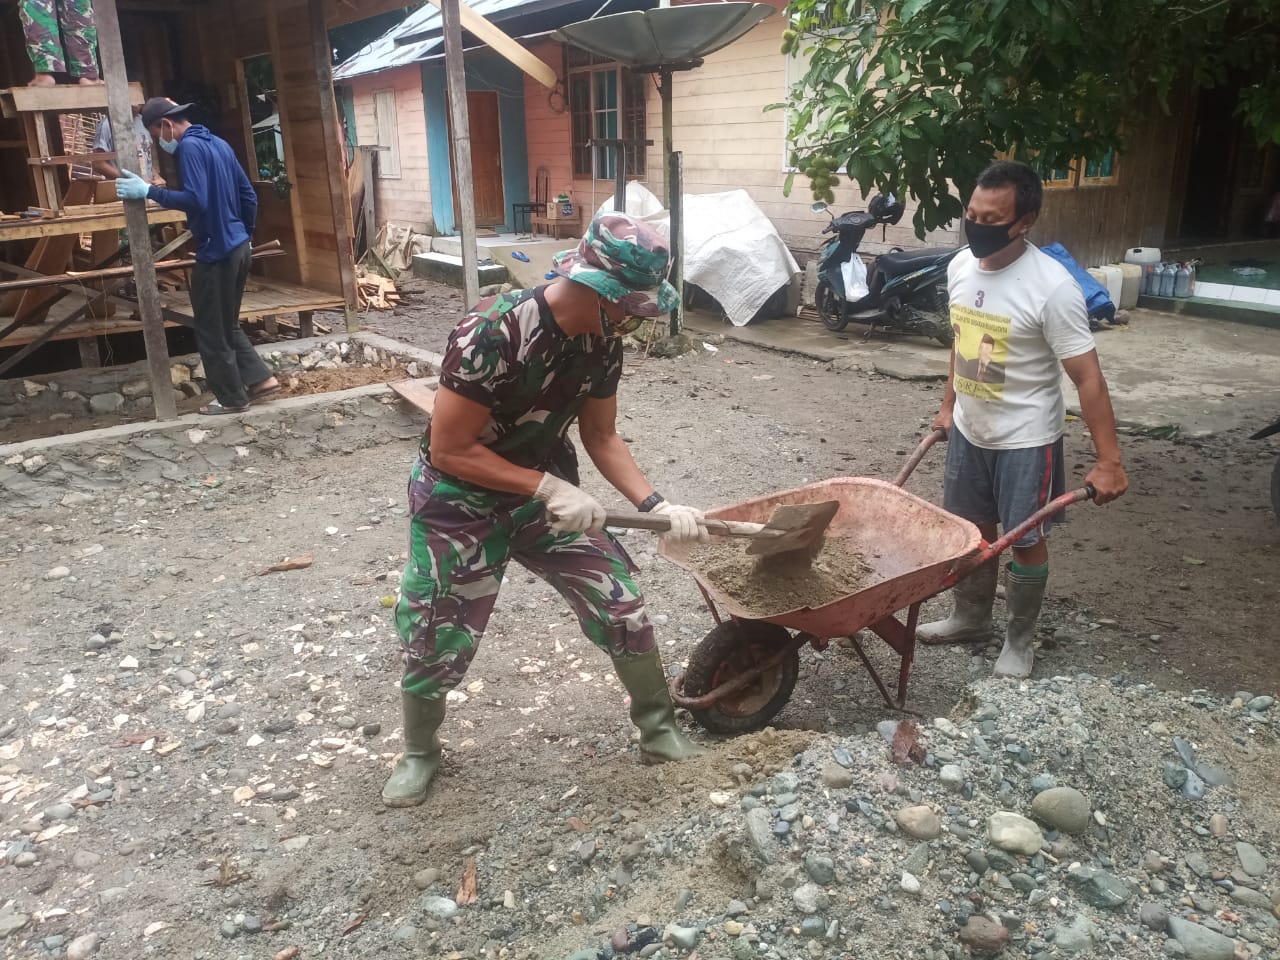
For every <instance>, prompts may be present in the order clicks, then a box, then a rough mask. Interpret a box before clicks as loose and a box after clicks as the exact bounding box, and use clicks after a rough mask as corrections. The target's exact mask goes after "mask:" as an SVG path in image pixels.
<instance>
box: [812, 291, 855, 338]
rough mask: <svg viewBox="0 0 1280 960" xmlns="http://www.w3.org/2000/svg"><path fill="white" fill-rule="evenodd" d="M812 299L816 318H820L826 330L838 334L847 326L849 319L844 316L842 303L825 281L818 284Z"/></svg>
mask: <svg viewBox="0 0 1280 960" xmlns="http://www.w3.org/2000/svg"><path fill="white" fill-rule="evenodd" d="M813 299H814V301H815V302H816V304H817V307H818V316H820V317H821V318H822V325H823V326H824V327H826V328H827V329H828V330H830V331H832V332H833V333H839V332H840V331H841V330H843V329H844V328H845V327H847V326H848V325H849V319H848V318H847V317H846V316H845V315H844V303H843V302H841V300H840V298H839V297H837V296H836V292H835V291H834V290H832V289H831V284H829V283H827V281H825V280H823V281H822V282H820V283H819V284H818V291H817V293H816V294H815V295H814V298H813Z"/></svg>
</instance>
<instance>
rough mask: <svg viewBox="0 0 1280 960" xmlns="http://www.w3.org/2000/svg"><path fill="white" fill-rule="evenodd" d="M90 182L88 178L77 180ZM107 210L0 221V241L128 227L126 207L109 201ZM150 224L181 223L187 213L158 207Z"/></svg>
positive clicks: (149, 213)
mask: <svg viewBox="0 0 1280 960" xmlns="http://www.w3.org/2000/svg"><path fill="white" fill-rule="evenodd" d="M76 182H77V183H80V182H88V181H76ZM106 206H107V211H106V212H103V213H102V214H100V215H96V216H64V217H30V218H24V219H22V220H5V221H3V222H0V241H4V240H38V239H40V238H41V237H61V236H67V235H79V234H81V233H97V232H98V231H100V230H121V229H123V228H124V227H125V225H126V221H125V215H124V210H123V209H121V208H120V205H119V204H109V205H106ZM147 216H148V217H149V222H150V223H153V224H154V223H181V222H182V221H184V220H185V219H186V218H187V215H186V214H185V213H183V212H182V211H181V210H162V209H160V208H158V207H155V208H152V209H151V210H149V211H147Z"/></svg>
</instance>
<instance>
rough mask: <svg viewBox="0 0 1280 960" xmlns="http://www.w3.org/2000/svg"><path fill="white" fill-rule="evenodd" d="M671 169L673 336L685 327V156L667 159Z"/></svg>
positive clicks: (680, 155) (677, 155)
mask: <svg viewBox="0 0 1280 960" xmlns="http://www.w3.org/2000/svg"><path fill="white" fill-rule="evenodd" d="M667 162H668V166H669V167H670V169H671V185H672V188H673V189H672V191H671V202H670V206H669V207H668V208H667V209H668V210H669V211H670V214H671V285H672V286H673V287H675V288H676V294H677V295H678V297H679V299H678V300H677V302H676V308H675V309H674V310H673V311H671V335H672V336H673V337H674V336H675V335H676V334H678V333H679V332H680V330H681V328H683V326H684V154H682V153H672V154H670V155H669V156H668V158H667Z"/></svg>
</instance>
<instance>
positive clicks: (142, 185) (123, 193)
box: [116, 170, 151, 200]
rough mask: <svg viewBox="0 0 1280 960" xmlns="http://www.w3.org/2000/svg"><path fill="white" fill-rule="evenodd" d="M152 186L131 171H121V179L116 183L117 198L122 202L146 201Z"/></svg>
mask: <svg viewBox="0 0 1280 960" xmlns="http://www.w3.org/2000/svg"><path fill="white" fill-rule="evenodd" d="M150 189H151V184H149V183H147V181H145V180H143V179H142V178H141V177H140V176H138V175H137V174H136V173H133V172H131V171H129V170H121V171H120V179H118V180H117V181H116V196H117V197H119V198H120V199H121V200H145V199H147V191H148V190H150Z"/></svg>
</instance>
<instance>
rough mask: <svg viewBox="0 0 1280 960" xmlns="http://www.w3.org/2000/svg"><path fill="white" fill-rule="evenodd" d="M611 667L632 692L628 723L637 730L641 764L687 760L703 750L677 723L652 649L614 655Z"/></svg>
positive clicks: (674, 710) (656, 652)
mask: <svg viewBox="0 0 1280 960" xmlns="http://www.w3.org/2000/svg"><path fill="white" fill-rule="evenodd" d="M613 669H614V671H615V672H616V673H617V674H618V679H619V680H621V681H622V685H623V686H624V687H626V689H627V693H629V694H631V722H632V723H634V724H635V725H636V727H637V728H638V729H639V730H640V759H641V761H642V762H644V763H670V762H672V761H676V760H688V759H689V758H690V757H696V756H699V755H700V754H702V753H704V752H705V751H704V750H703V748H702V747H700V746H698V745H697V744H696V743H694V742H693V741H692V740H690V739H689V738H688V737H686V736H685V735H684V731H682V730H681V729H680V725H679V724H678V723H676V709H675V705H674V704H672V702H671V693H670V691H669V690H668V689H667V677H666V674H665V673H663V670H662V655H661V654H660V653H659V652H658V650H657V649H656V648H655V649H653V650H651V651H649V652H648V653H642V654H640V655H639V656H634V657H615V658H614V660H613Z"/></svg>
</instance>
